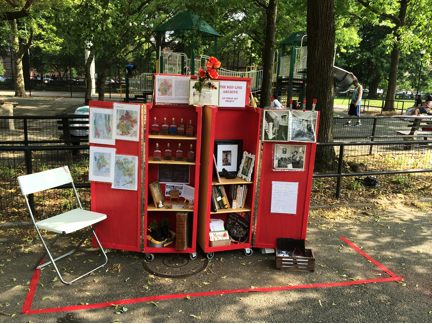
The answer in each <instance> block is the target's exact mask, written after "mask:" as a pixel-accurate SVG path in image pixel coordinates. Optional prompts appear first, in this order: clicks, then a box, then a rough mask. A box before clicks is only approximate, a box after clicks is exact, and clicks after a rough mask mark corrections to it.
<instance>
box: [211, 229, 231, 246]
mask: <svg viewBox="0 0 432 324" xmlns="http://www.w3.org/2000/svg"><path fill="white" fill-rule="evenodd" d="M209 236H210V246H224V245H230V244H231V238H230V236H229V235H228V231H226V230H225V231H210V233H209Z"/></svg>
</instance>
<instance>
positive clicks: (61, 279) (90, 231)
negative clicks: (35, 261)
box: [36, 223, 108, 285]
mask: <svg viewBox="0 0 432 324" xmlns="http://www.w3.org/2000/svg"><path fill="white" fill-rule="evenodd" d="M98 224H99V223H97V224H95V225H94V227H91V226H90V230H89V231H88V233H87V235H85V236H84V238H83V239H82V240H81V242H79V243H78V245H77V246H76V247H75V248H74V249H72V250H71V251H69V252H67V253H65V254H63V255H61V256H59V257H57V258H55V259H54V258H53V256H52V255H51V253H50V249H51V247H52V246H53V245H54V243H55V241H57V239H58V237H59V236H60V235H61V234H57V236H56V237H55V238H54V239H53V242H51V244H50V246H49V248H48V247H47V245H46V243H45V241H44V240H43V238H42V235H40V233H39V237H40V239H41V240H42V243H43V245H44V246H45V250H46V253H45V254H44V255H43V257H45V255H47V254H48V256H49V258H50V260H51V261H48V262H45V263H44V264H42V265H39V266H37V267H36V269H41V268H43V267H45V266H47V265H48V264H52V265H53V266H54V269H55V271H56V272H57V275H58V276H59V279H60V281H61V282H62V283H64V284H65V285H70V284H72V283H73V282H74V281H77V280H78V279H81V278H82V277H85V276H87V275H88V274H90V273H92V272H94V271H96V270H98V269H100V268H102V267H104V266H105V265H106V264H107V263H108V257H107V255H106V254H105V251H104V250H103V247H102V245H101V244H100V242H99V239H98V237H97V236H96V233H95V231H94V229H95V228H96V226H97V225H98ZM38 232H39V231H38ZM92 233H93V235H94V237H95V239H96V242H97V243H98V245H99V248H100V250H101V251H102V254H103V255H104V257H105V263H104V264H102V265H100V266H98V267H97V268H95V269H93V270H91V271H89V272H87V273H86V274H84V275H82V276H79V277H78V278H75V279H74V280H72V281H70V282H66V281H64V280H63V277H62V276H61V274H60V271H59V270H58V268H57V265H56V263H55V261H57V260H60V259H63V258H64V257H66V256H68V255H71V254H73V253H74V252H75V251H76V250H78V248H79V247H80V246H81V245H82V244H83V243H84V241H85V240H86V239H87V238H88V237H89V236H90V235H91V234H92ZM39 260H41V259H39ZM39 262H40V261H39Z"/></svg>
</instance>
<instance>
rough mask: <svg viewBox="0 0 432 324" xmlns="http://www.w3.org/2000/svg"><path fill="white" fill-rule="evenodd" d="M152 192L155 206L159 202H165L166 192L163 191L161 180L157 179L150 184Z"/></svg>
mask: <svg viewBox="0 0 432 324" xmlns="http://www.w3.org/2000/svg"><path fill="white" fill-rule="evenodd" d="M149 187H150V192H151V195H152V198H153V203H154V205H155V207H156V208H157V207H158V202H160V201H162V204H163V203H164V202H165V199H164V194H163V192H162V189H161V186H160V184H159V181H155V182H152V183H150V184H149Z"/></svg>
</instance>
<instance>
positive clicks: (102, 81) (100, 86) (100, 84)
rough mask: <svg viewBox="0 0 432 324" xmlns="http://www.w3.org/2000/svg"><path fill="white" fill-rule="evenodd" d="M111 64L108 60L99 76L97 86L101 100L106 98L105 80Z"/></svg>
mask: <svg viewBox="0 0 432 324" xmlns="http://www.w3.org/2000/svg"><path fill="white" fill-rule="evenodd" d="M111 64H112V63H111V62H106V63H105V65H104V68H103V69H102V73H101V74H100V75H99V76H98V80H99V82H98V86H97V92H98V100H99V101H104V100H105V80H106V78H107V75H108V70H109V67H110V65H111Z"/></svg>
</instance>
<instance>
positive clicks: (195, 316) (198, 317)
mask: <svg viewBox="0 0 432 324" xmlns="http://www.w3.org/2000/svg"><path fill="white" fill-rule="evenodd" d="M189 316H190V317H194V318H197V319H201V316H197V315H194V314H190V315H189Z"/></svg>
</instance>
